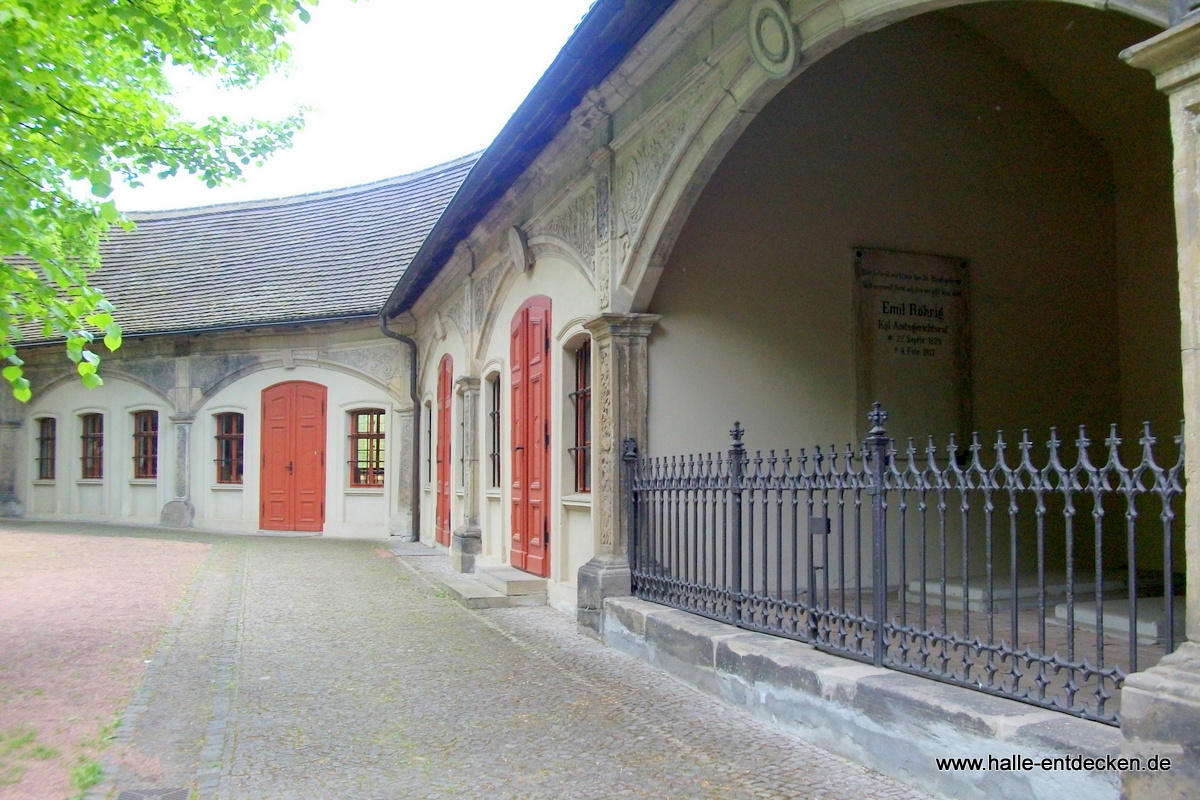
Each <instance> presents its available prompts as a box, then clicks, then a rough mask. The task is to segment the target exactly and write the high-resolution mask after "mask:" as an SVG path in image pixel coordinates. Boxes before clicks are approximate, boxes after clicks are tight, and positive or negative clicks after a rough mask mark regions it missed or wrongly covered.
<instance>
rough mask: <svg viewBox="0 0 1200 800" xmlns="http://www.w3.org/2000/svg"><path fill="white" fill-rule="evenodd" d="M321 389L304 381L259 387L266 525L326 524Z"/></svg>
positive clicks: (307, 527)
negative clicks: (260, 388) (261, 389)
mask: <svg viewBox="0 0 1200 800" xmlns="http://www.w3.org/2000/svg"><path fill="white" fill-rule="evenodd" d="M325 395H326V389H325V387H324V386H321V385H320V384H317V383H310V382H308V381H288V382H287V383H277V384H275V385H274V386H269V387H267V388H266V389H263V393H262V473H261V475H262V477H261V485H260V490H259V497H260V504H259V521H258V525H259V527H260V528H262V529H263V530H269V531H320V530H321V529H322V528H324V526H325Z"/></svg>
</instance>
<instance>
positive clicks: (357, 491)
mask: <svg viewBox="0 0 1200 800" xmlns="http://www.w3.org/2000/svg"><path fill="white" fill-rule="evenodd" d="M345 493H346V496H347V497H380V496H382V495H383V487H382V486H347V487H346V489H345Z"/></svg>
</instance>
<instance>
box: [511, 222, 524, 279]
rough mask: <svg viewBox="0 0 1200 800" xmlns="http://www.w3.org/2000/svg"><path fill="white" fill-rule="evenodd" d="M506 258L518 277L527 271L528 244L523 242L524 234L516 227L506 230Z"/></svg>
mask: <svg viewBox="0 0 1200 800" xmlns="http://www.w3.org/2000/svg"><path fill="white" fill-rule="evenodd" d="M508 257H509V258H511V259H512V262H513V268H514V269H516V271H517V274H518V275H520V274H521V273H522V272H524V271H525V270H527V269H529V244H528V243H527V242H526V241H525V232H524V231H522V230H521V229H520V228H518V227H517V226H516V225H514V226H512V227H511V228H509V229H508Z"/></svg>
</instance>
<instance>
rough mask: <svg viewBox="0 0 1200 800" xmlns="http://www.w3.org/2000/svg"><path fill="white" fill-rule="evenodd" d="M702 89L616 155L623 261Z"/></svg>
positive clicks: (694, 90)
mask: <svg viewBox="0 0 1200 800" xmlns="http://www.w3.org/2000/svg"><path fill="white" fill-rule="evenodd" d="M705 89H706V87H705V86H704V85H703V84H696V85H695V86H693V87H692V88H691V89H689V90H688V91H687V92H686V93H685V94H684V95H683V96H682V97H680V98H678V99H676V100H675V101H674V102H673V104H672V105H673V106H674V108H673V109H672V111H671V113H670V114H669V115H668V116H667V117H666V120H665V121H664V122H663V123H661V124H660V126H659V127H658V128H656V129H655V130H653V131H651V132H649V133H647V135H646V136H645V137H644V138H643V139H642V140H641V141H640V142H638V143H637V144H636V145H634V146H633V147H632V148H631V149H630V150H629V152H623V153H622V154H621V155H620V156H619V161H618V167H617V175H618V177H617V186H616V187H615V188H616V193H617V210H618V212H619V213H620V217H621V223H622V229H621V230H620V231H619V236H620V240H621V260H622V261H625V259H626V258H627V257H628V255H629V250H630V248H631V247H632V245H633V239H634V237H635V236H636V235H637V232H638V229H639V228H640V227H641V224H642V219H643V217H644V216H645V215H646V212H647V210H648V209H649V208H650V198H651V197H653V196H654V193H655V191H656V190H657V188H658V186H659V184H660V183H661V181H662V180H663V173H665V172H666V170H667V165H668V164H669V163H670V162H671V158H672V156H674V155H675V153H676V151H677V150H678V149H679V147H680V143H681V142H682V141H683V137H684V134H685V133H686V132H687V130H688V127H689V126H690V125H691V123H692V116H693V114H694V113H695V111H696V108H697V107H699V105H700V102H701V101H702V100H703V99H704V97H705V96H706V95H705Z"/></svg>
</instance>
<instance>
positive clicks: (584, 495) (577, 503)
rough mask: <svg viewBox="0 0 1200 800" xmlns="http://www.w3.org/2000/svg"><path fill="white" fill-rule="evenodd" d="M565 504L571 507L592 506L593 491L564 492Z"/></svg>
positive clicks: (563, 501)
mask: <svg viewBox="0 0 1200 800" xmlns="http://www.w3.org/2000/svg"><path fill="white" fill-rule="evenodd" d="M562 504H563V505H564V506H569V507H571V508H591V507H592V494H591V492H576V493H575V494H564V495H563V499H562Z"/></svg>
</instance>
